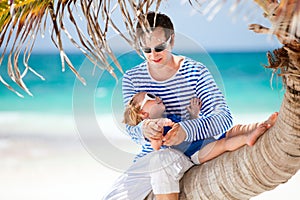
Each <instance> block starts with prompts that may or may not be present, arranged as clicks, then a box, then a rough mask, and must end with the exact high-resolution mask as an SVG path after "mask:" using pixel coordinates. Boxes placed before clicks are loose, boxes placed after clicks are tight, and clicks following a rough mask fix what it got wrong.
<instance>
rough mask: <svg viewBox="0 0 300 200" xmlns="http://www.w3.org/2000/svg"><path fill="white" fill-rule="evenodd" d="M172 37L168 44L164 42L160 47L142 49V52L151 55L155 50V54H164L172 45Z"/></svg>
mask: <svg viewBox="0 0 300 200" xmlns="http://www.w3.org/2000/svg"><path fill="white" fill-rule="evenodd" d="M171 38H172V37H171V36H170V37H169V39H168V40H167V41H166V42H163V43H161V44H159V45H157V46H156V47H154V48H150V47H143V46H142V47H141V49H142V51H143V52H144V53H151V52H152V51H153V50H154V51H155V52H157V53H158V52H162V51H163V50H165V49H166V48H167V47H168V45H169V44H170V41H171Z"/></svg>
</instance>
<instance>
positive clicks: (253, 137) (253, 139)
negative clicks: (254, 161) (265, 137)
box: [247, 123, 271, 146]
mask: <svg viewBox="0 0 300 200" xmlns="http://www.w3.org/2000/svg"><path fill="white" fill-rule="evenodd" d="M270 127H271V125H270V124H267V123H262V124H260V125H259V126H258V127H257V128H256V129H255V130H253V131H252V132H250V133H249V134H248V137H247V145H249V146H253V145H254V144H255V142H256V140H257V138H259V136H261V135H262V134H264V133H265V132H266V130H268V129H269V128H270Z"/></svg>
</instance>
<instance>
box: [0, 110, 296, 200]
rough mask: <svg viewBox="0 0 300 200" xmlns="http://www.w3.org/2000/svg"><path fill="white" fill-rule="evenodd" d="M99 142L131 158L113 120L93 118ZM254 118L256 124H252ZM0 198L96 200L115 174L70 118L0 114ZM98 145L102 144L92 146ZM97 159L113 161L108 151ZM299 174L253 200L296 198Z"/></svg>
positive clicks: (127, 143)
mask: <svg viewBox="0 0 300 200" xmlns="http://www.w3.org/2000/svg"><path fill="white" fill-rule="evenodd" d="M266 116H267V115H266V114H261V115H257V114H256V115H253V116H249V115H247V116H243V115H237V116H235V119H238V120H237V121H235V123H239V122H240V121H243V122H244V123H247V122H253V121H256V120H263V119H264V118H265V117H266ZM97 119H98V122H99V127H101V129H102V131H103V133H105V137H107V139H108V140H109V141H110V142H111V143H113V145H114V146H120V148H121V149H122V151H127V152H128V154H132V155H134V153H135V152H136V151H137V147H136V146H134V144H133V143H132V142H131V141H130V140H128V139H127V138H126V136H120V135H122V131H121V130H120V127H118V125H115V122H114V119H113V118H112V117H111V116H109V115H106V116H100V117H98V118H97ZM255 119H256V120H255ZM0 125H1V133H0V157H1V159H0V177H1V178H0V191H1V192H0V199H3V200H19V199H28V200H29V199H30V200H40V199H43V200H48V199H49V200H50V199H51V200H53V199H57V200H60V199H62V200H63V199H73V200H77V199H78V200H79V199H80V200H81V199H88V200H93V199H95V200H96V199H101V197H102V195H103V194H104V193H105V191H106V190H107V189H108V188H109V187H110V185H111V184H112V183H113V181H114V180H115V179H116V178H117V177H118V176H119V175H120V173H121V170H122V169H123V168H124V169H125V168H126V165H127V164H128V163H126V164H125V165H124V166H120V169H119V170H116V169H113V167H108V166H107V165H104V164H103V163H101V162H99V160H98V159H97V156H96V157H95V155H93V152H90V151H89V150H88V149H87V147H85V146H84V145H83V144H82V140H81V139H80V136H79V135H78V132H77V130H76V126H75V122H74V120H73V117H72V116H71V115H42V119H41V115H40V114H32V113H29V114H26V113H22V114H19V113H2V114H1V115H0ZM98 145H104V144H98ZM103 154H106V155H109V156H110V157H115V156H117V155H113V153H112V154H110V152H103ZM299 184H300V172H298V173H297V174H296V175H295V176H294V177H292V178H291V179H290V180H289V181H288V182H287V183H285V184H282V185H280V186H278V187H277V188H276V189H274V190H273V191H268V192H265V193H263V194H261V195H259V196H257V197H255V198H252V199H253V200H258V199H261V200H271V199H272V200H274V199H286V198H287V196H288V197H289V199H291V200H296V199H299V195H300V192H299V189H298V188H299Z"/></svg>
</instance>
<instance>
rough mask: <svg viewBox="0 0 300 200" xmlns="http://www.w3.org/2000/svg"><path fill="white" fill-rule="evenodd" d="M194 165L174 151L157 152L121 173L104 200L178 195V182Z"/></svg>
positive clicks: (181, 154) (128, 199)
mask: <svg viewBox="0 0 300 200" xmlns="http://www.w3.org/2000/svg"><path fill="white" fill-rule="evenodd" d="M193 165H194V164H193V163H192V162H191V161H190V159H189V158H188V157H187V156H185V155H184V154H183V153H182V152H180V151H177V150H175V149H170V148H169V149H161V150H159V151H154V152H152V153H150V154H148V155H146V156H144V157H142V158H140V159H139V160H137V161H136V162H135V163H133V165H132V166H131V167H130V168H129V169H128V170H127V171H126V172H125V173H124V174H122V175H121V176H120V177H119V178H118V179H117V181H116V182H115V183H114V184H113V186H112V188H111V189H110V191H109V192H108V193H107V194H106V195H105V197H104V198H103V199H105V200H125V199H126V200H142V199H144V198H145V197H146V196H147V195H148V194H149V193H150V191H151V190H153V193H154V194H169V193H179V192H180V191H179V180H180V179H181V178H182V176H183V174H184V173H185V172H186V171H187V170H188V169H189V168H190V167H192V166H193Z"/></svg>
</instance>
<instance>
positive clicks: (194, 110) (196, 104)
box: [187, 98, 202, 119]
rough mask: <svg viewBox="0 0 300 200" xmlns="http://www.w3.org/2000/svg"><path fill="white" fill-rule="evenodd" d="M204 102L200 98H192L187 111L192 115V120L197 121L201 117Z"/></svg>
mask: <svg viewBox="0 0 300 200" xmlns="http://www.w3.org/2000/svg"><path fill="white" fill-rule="evenodd" d="M201 106H202V102H201V101H200V99H198V98H192V99H191V102H190V105H189V106H187V110H188V111H189V113H190V116H191V119H197V118H198V117H199V113H200V109H201Z"/></svg>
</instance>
